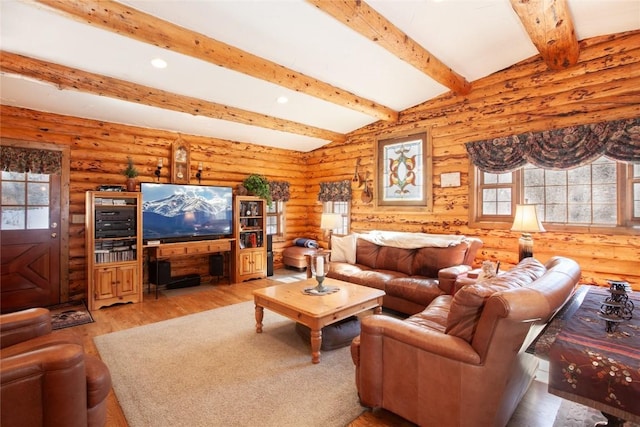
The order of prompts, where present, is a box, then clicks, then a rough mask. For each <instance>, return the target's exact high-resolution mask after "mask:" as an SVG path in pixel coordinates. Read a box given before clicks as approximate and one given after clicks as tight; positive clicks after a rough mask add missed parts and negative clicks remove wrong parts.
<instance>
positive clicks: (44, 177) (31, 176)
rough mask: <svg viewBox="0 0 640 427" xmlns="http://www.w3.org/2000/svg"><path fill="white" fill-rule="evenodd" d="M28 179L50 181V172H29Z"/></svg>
mask: <svg viewBox="0 0 640 427" xmlns="http://www.w3.org/2000/svg"><path fill="white" fill-rule="evenodd" d="M27 181H32V182H49V175H48V174H41V173H28V174H27Z"/></svg>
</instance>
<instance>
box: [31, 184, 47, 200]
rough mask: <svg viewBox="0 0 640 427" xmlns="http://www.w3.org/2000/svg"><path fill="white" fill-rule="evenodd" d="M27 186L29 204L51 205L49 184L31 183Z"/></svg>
mask: <svg viewBox="0 0 640 427" xmlns="http://www.w3.org/2000/svg"><path fill="white" fill-rule="evenodd" d="M27 188H28V190H29V191H28V193H27V205H29V206H34V205H49V184H45V183H37V184H36V183H29V184H27Z"/></svg>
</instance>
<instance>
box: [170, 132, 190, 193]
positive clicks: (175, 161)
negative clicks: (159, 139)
mask: <svg viewBox="0 0 640 427" xmlns="http://www.w3.org/2000/svg"><path fill="white" fill-rule="evenodd" d="M190 154H191V153H190V151H189V143H187V142H185V141H183V140H182V138H178V139H177V140H175V141H174V142H173V147H172V150H171V182H172V183H173V184H188V183H189V174H190V168H189V157H190Z"/></svg>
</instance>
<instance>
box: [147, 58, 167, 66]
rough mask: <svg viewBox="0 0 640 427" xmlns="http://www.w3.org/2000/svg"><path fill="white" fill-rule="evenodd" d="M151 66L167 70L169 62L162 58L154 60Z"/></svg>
mask: <svg viewBox="0 0 640 427" xmlns="http://www.w3.org/2000/svg"><path fill="white" fill-rule="evenodd" d="M151 65H153V66H154V67H156V68H167V61H165V60H164V59H161V58H154V59H152V60H151Z"/></svg>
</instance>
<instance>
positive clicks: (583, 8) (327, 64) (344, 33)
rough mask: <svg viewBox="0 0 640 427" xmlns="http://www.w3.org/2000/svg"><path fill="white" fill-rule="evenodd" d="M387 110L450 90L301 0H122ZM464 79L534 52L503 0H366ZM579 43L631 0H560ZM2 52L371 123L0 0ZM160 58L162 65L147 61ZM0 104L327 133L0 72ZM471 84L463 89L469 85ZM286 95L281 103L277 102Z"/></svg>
mask: <svg viewBox="0 0 640 427" xmlns="http://www.w3.org/2000/svg"><path fill="white" fill-rule="evenodd" d="M121 3H123V4H126V5H128V6H131V7H133V8H135V9H138V10H141V11H144V12H146V13H149V14H151V15H154V16H156V17H159V18H161V19H163V20H166V21H170V22H173V23H175V24H178V25H180V26H182V27H185V28H188V29H190V30H192V31H196V32H198V33H201V34H204V35H206V36H208V37H210V38H213V39H216V40H219V41H222V42H225V43H227V44H230V45H233V46H235V47H237V48H240V49H242V50H245V51H247V52H250V53H252V54H254V55H257V56H259V57H262V58H264V59H268V60H270V61H273V62H276V63H278V64H281V65H283V66H285V67H287V68H290V69H292V70H295V71H298V72H301V73H303V74H306V75H308V76H311V77H313V78H315V79H317V80H320V81H323V82H326V83H329V84H331V85H333V86H336V87H338V88H342V89H344V90H347V91H349V92H351V93H354V94H356V95H359V96H362V97H364V98H367V99H369V100H372V101H375V102H377V103H379V104H381V105H384V106H386V107H390V108H392V109H394V110H396V111H401V110H404V109H407V108H409V107H412V106H414V105H416V104H420V103H422V102H424V101H427V100H429V99H431V98H434V97H436V96H438V95H440V94H443V93H445V92H447V91H448V89H447V88H446V87H444V86H442V85H441V84H439V83H437V82H436V81H435V80H433V79H432V78H430V77H429V76H427V75H425V74H423V73H422V72H420V71H418V70H417V69H415V68H413V67H412V66H410V65H409V64H407V63H405V62H403V61H402V60H400V59H398V58H397V57H395V56H394V55H392V54H391V53H389V52H388V51H386V50H384V49H383V48H382V47H380V46H379V45H377V44H376V43H373V42H371V41H369V40H368V39H366V38H365V37H363V36H361V35H360V34H358V33H356V32H354V31H353V30H351V29H350V28H348V27H346V26H344V25H342V24H341V23H339V22H338V21H337V20H335V19H334V18H332V17H331V16H329V15H328V14H325V13H324V12H322V11H320V10H318V9H317V8H316V7H315V6H313V5H311V4H309V3H306V2H304V1H299V0H260V1H259V0H228V1H223V0H210V1H207V0H200V1H195V0H191V1H174V0H162V1H160V0H157V1H151V0H146V1H135V0H128V1H121ZM368 4H369V5H370V6H371V7H373V8H374V9H376V11H377V12H379V13H380V14H382V15H383V16H385V17H386V18H387V19H388V20H389V21H391V22H392V23H393V24H395V25H396V26H397V27H399V28H400V29H401V30H402V31H403V32H404V33H406V34H407V35H409V36H410V37H411V38H413V39H414V40H415V41H416V42H418V43H419V44H420V45H421V46H422V47H424V48H425V49H427V50H428V51H429V52H431V54H433V55H434V56H435V57H437V58H438V59H439V60H440V61H442V62H444V63H445V64H446V65H447V66H449V67H450V68H452V69H453V70H454V71H455V72H457V73H458V74H460V75H462V76H463V77H464V78H465V79H466V80H467V81H469V82H471V83H473V81H474V80H477V79H480V78H482V77H485V76H487V75H489V74H492V73H495V72H496V71H499V70H502V69H504V68H506V67H509V66H511V65H513V64H515V63H517V62H519V61H522V60H524V59H526V58H529V57H532V56H534V55H536V54H537V51H536V49H535V47H534V45H533V43H532V42H531V40H530V39H529V37H528V35H527V33H526V31H525V29H524V27H523V25H522V24H521V22H520V20H519V19H518V17H517V15H516V13H515V12H514V11H513V9H512V7H511V5H510V3H509V0H422V1H418V0H404V1H400V0H396V1H392V0H369V1H368ZM568 4H569V9H570V12H571V15H572V17H573V20H574V25H575V29H576V34H577V38H578V40H582V39H585V38H590V37H594V36H598V35H604V34H612V33H618V32H622V31H628V30H636V29H640V1H639V0H607V1H604V0H568ZM0 17H1V22H0V37H1V38H0V48H1V49H2V51H7V52H11V53H17V54H21V55H25V56H29V57H33V58H37V59H41V60H46V61H49V62H53V63H56V64H60V65H65V66H67V67H72V68H77V69H80V70H83V71H89V72H92V73H97V74H101V75H105V76H109V77H114V78H118V79H122V80H127V81H131V82H135V83H137V84H141V85H145V86H150V87H155V88H159V89H162V90H165V91H168V92H172V93H175V94H181V95H187V96H191V97H195V98H199V99H202V100H206V101H211V102H215V103H219V104H224V105H229V106H232V107H236V108H241V109H244V110H248V111H252V112H256V113H260V114H264V115H269V116H274V117H278V118H284V119H287V120H291V121H295V122H299V123H303V124H306V125H311V126H314V127H318V128H322V129H328V130H331V131H334V132H338V133H348V132H350V131H353V130H355V129H358V128H360V127H362V126H365V125H367V124H369V123H373V122H375V121H377V120H378V119H377V118H375V117H372V116H369V115H367V114H365V113H361V112H358V111H354V110H351V109H348V108H345V107H342V106H339V105H336V104H333V103H329V102H326V101H323V100H320V99H317V98H314V97H311V96H309V95H305V94H303V93H299V92H295V91H293V90H290V89H285V88H283V87H279V86H277V85H275V84H273V83H269V82H265V81H262V80H259V79H256V78H254V77H250V76H247V75H244V74H241V73H238V72H236V71H232V70H228V69H226V68H222V67H220V66H217V65H213V64H211V63H209V62H205V61H202V60H200V59H195V58H192V57H188V56H185V55H183V54H180V53H176V52H172V51H169V50H165V49H162V48H159V47H156V46H153V45H150V44H145V43H142V42H139V41H136V40H134V39H132V38H128V37H124V36H121V35H118V34H116V33H114V32H110V31H106V30H103V29H100V28H97V27H95V26H92V25H89V24H85V23H82V22H79V21H76V20H73V19H71V18H69V17H66V16H65V15H63V14H62V13H60V12H56V11H53V10H51V9H49V8H47V7H46V6H41V5H38V4H34V3H31V2H23V1H17V0H0ZM156 57H160V58H163V59H164V60H166V61H167V62H168V67H167V68H166V69H163V70H159V69H155V68H153V67H152V66H151V65H150V61H151V59H153V58H156ZM0 78H1V81H0V85H1V86H0V95H1V102H2V104H5V105H12V106H19V107H26V108H30V109H35V110H41V111H48V112H54V113H60V114H65V115H72V116H78V117H86V118H91V119H97V120H105V121H110V122H116V123H124V124H130V125H135V126H142V127H148V128H156V129H165V130H169V131H175V132H180V133H184V134H194V135H202V136H209V137H215V138H222V139H227V140H232V141H239V142H247V143H252V144H259V145H265V146H273V147H279V148H285V149H292V150H297V151H303V152H306V151H311V150H314V149H316V148H318V147H320V146H323V145H325V144H327V143H329V142H330V141H327V140H322V139H319V138H317V137H308V136H301V135H298V134H294V133H286V132H282V131H275V130H270V129H266V128H262V127H258V126H248V125H243V124H239V123H234V122H230V121H224V120H218V119H212V118H208V117H203V116H195V115H192V114H188V113H180V112H175V111H170V110H163V109H160V108H157V107H151V106H147V105H143V104H139V103H133V102H126V101H121V100H117V99H114V98H108V97H105V96H97V95H92V94H88V93H83V92H78V91H73V90H60V89H58V88H57V87H55V86H54V85H53V84H50V83H45V82H41V81H37V80H34V79H30V78H25V77H23V76H20V75H16V74H9V73H6V72H2V75H1V77H0ZM472 90H473V89H472ZM279 96H286V97H287V98H288V99H289V102H288V103H287V104H279V103H278V102H277V101H276V99H277V98H278V97H279Z"/></svg>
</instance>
